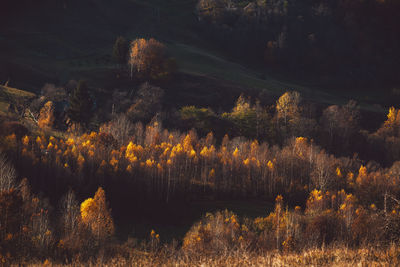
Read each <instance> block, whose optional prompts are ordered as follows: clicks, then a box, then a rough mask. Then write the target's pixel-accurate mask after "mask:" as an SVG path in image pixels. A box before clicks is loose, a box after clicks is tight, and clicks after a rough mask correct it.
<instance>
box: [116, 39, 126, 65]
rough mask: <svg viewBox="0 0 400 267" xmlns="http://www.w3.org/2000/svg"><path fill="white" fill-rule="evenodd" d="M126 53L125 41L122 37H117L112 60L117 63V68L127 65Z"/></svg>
mask: <svg viewBox="0 0 400 267" xmlns="http://www.w3.org/2000/svg"><path fill="white" fill-rule="evenodd" d="M128 51H129V46H128V42H127V41H126V39H125V38H124V37H122V36H119V37H118V38H117V40H116V41H115V44H114V47H113V54H112V57H113V60H114V61H115V62H117V63H118V65H119V66H123V65H125V64H126V63H127V60H128Z"/></svg>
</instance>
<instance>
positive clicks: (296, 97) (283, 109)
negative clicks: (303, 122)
mask: <svg viewBox="0 0 400 267" xmlns="http://www.w3.org/2000/svg"><path fill="white" fill-rule="evenodd" d="M300 102H301V97H300V94H299V93H298V92H296V91H291V92H286V93H284V94H283V95H282V96H281V97H279V99H278V101H276V113H277V117H278V119H283V122H284V125H285V126H286V125H287V124H288V122H290V121H293V120H295V119H296V118H298V117H299V116H300V107H299V105H300Z"/></svg>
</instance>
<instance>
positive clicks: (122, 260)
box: [30, 246, 400, 267]
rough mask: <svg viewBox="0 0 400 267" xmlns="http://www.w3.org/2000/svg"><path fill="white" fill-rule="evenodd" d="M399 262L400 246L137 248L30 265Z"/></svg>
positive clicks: (245, 264) (397, 264) (363, 263)
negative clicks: (209, 250) (212, 251)
mask: <svg viewBox="0 0 400 267" xmlns="http://www.w3.org/2000/svg"><path fill="white" fill-rule="evenodd" d="M79 265H85V266H232V267H235V266H399V265H400V247H398V246H391V247H390V248H388V249H374V248H364V249H347V248H344V247H338V248H330V249H309V250H305V251H303V252H300V253H278V252H276V251H275V252H266V253H254V252H246V251H237V252H234V253H232V252H231V253H226V254H222V255H213V256H205V255H189V254H182V253H180V252H176V253H172V254H168V253H166V254H164V253H145V252H140V251H134V252H132V253H131V255H130V256H129V257H115V258H112V259H111V260H107V261H104V260H102V258H101V257H99V258H98V259H97V260H96V261H93V262H90V263H84V264H79V263H71V264H67V265H62V264H54V263H51V262H49V261H46V262H42V263H36V264H32V265H30V266H79Z"/></svg>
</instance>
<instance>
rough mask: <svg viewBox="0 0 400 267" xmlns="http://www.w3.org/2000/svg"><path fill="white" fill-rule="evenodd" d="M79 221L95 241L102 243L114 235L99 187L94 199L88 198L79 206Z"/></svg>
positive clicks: (102, 192) (112, 222)
mask: <svg viewBox="0 0 400 267" xmlns="http://www.w3.org/2000/svg"><path fill="white" fill-rule="evenodd" d="M81 219H82V223H83V224H84V225H86V226H87V227H88V228H89V229H90V230H91V232H92V234H93V235H94V236H95V238H96V239H97V242H99V243H100V242H104V241H106V240H107V239H109V238H110V237H111V236H112V235H113V234H114V221H113V219H112V217H111V210H110V209H109V208H108V207H107V203H106V195H105V192H104V190H103V188H101V187H99V188H98V189H97V192H96V193H95V195H94V198H88V199H86V200H85V201H84V202H82V204H81Z"/></svg>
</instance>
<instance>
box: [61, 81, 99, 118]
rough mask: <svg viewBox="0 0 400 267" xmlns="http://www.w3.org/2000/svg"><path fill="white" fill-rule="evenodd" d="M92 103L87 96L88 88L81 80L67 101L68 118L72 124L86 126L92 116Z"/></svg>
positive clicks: (88, 95)
mask: <svg viewBox="0 0 400 267" xmlns="http://www.w3.org/2000/svg"><path fill="white" fill-rule="evenodd" d="M92 106H93V102H92V99H91V97H90V94H89V87H88V86H87V84H86V82H85V81H83V80H81V81H79V83H78V86H77V87H76V89H75V90H74V91H73V92H72V94H71V96H70V99H69V108H68V112H67V114H68V117H69V118H70V120H71V121H72V122H76V123H83V124H86V123H88V122H89V120H90V117H91V115H92Z"/></svg>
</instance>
